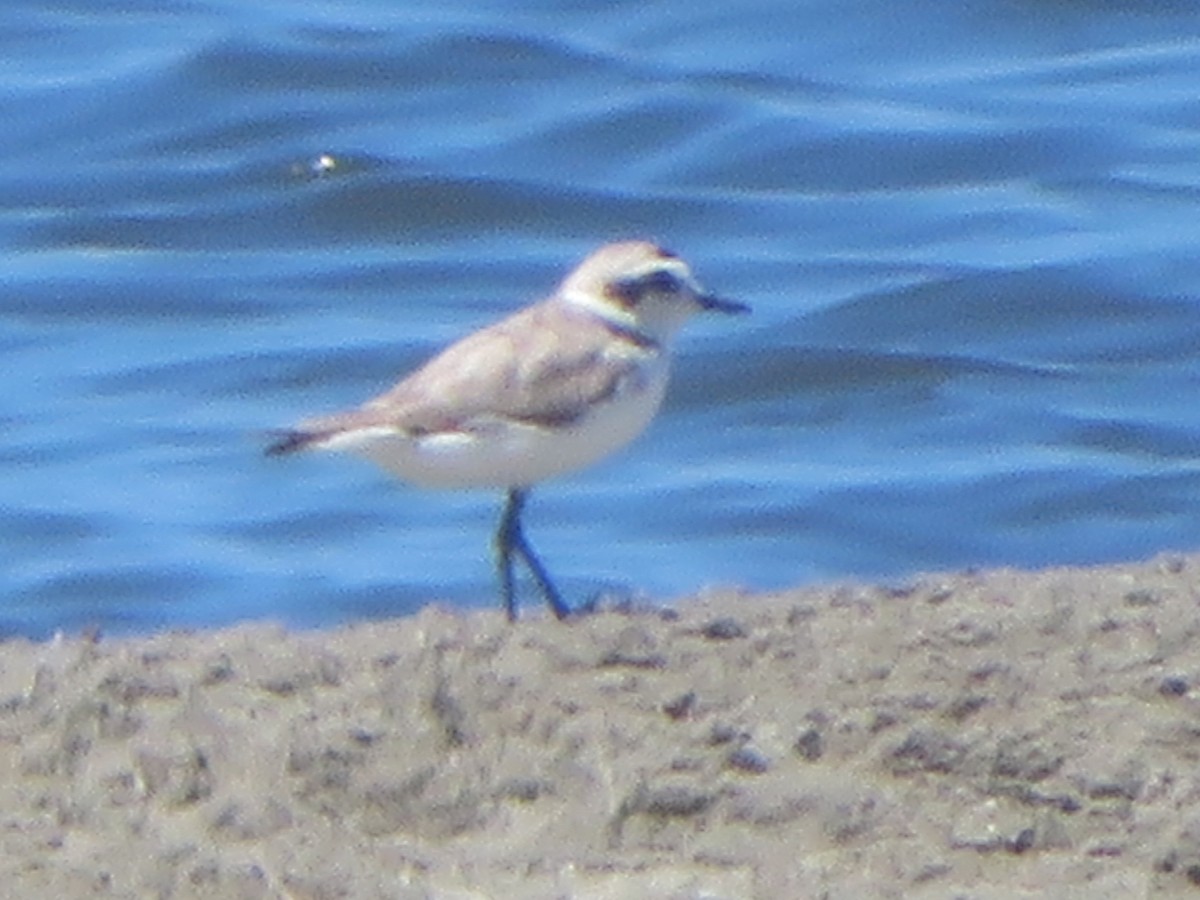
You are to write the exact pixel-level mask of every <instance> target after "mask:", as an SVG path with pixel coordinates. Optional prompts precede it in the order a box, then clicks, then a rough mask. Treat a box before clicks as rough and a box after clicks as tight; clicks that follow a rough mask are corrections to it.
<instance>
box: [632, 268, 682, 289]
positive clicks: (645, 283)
mask: <svg viewBox="0 0 1200 900" xmlns="http://www.w3.org/2000/svg"><path fill="white" fill-rule="evenodd" d="M641 287H642V290H643V291H653V292H654V293H656V294H674V293H677V292H678V291H679V279H678V278H676V277H675V275H674V274H672V273H671V272H667V271H664V270H663V269H659V270H658V271H657V272H651V273H650V274H649V275H646V276H645V277H643V278H642V279H641Z"/></svg>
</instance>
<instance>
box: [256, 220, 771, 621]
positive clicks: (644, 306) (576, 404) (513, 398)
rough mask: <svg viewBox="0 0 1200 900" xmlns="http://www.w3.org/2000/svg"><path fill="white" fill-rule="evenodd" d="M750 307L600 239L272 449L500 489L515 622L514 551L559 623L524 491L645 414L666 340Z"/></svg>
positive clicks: (558, 603)
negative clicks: (443, 344)
mask: <svg viewBox="0 0 1200 900" xmlns="http://www.w3.org/2000/svg"><path fill="white" fill-rule="evenodd" d="M705 311H712V312H722V313H745V312H749V307H747V306H746V305H744V304H742V303H737V302H735V301H732V300H725V299H722V298H720V297H716V296H714V295H712V294H709V293H708V292H707V291H705V290H704V289H703V288H702V287H701V286H700V283H699V282H698V281H697V280H696V278H695V276H694V275H693V274H692V271H691V269H690V268H689V267H688V265H687V263H685V262H684V261H683V260H682V259H680V258H679V257H678V256H676V255H675V254H673V253H670V252H668V251H667V250H664V249H663V248H661V247H659V246H657V245H655V244H652V243H649V242H647V241H623V242H620V243H614V244H607V245H605V246H603V247H601V248H600V249H598V250H596V251H595V252H594V253H592V254H591V255H590V256H588V257H587V258H586V259H585V260H584V261H583V262H582V263H580V264H579V266H578V267H577V268H576V269H575V270H574V271H572V272H571V273H570V274H569V275H567V277H566V278H565V279H564V280H563V282H562V283H561V284H560V285H559V286H558V288H557V290H555V291H554V293H553V294H551V295H550V296H549V297H548V298H546V299H545V300H542V301H541V302H538V303H534V304H533V305H532V306H527V307H525V308H524V309H522V310H520V311H518V312H516V313H514V314H512V315H510V316H509V317H508V318H505V319H502V320H501V321H499V322H497V323H495V324H493V325H491V326H488V327H486V328H483V329H481V330H480V331H476V332H474V333H473V334H470V335H468V336H466V337H465V338H462V339H461V340H459V341H458V342H456V343H454V344H451V345H450V346H449V347H447V348H446V349H444V350H443V351H442V352H441V353H439V354H438V355H436V356H434V357H433V359H431V360H429V362H427V363H425V365H424V366H422V367H421V368H419V369H417V370H416V371H415V372H413V373H412V374H411V375H409V376H408V377H406V378H404V379H403V380H401V381H400V382H399V383H398V384H396V385H395V387H393V388H392V389H391V390H389V391H387V392H386V393H383V394H381V395H379V396H378V397H376V398H375V399H373V400H370V401H368V402H367V403H365V404H364V405H363V406H360V407H359V408H357V409H353V410H349V411H347V412H342V413H336V414H333V415H329V416H322V417H319V418H314V419H309V420H307V421H305V422H302V423H300V424H299V425H298V426H297V427H295V428H294V429H291V430H287V431H282V432H279V433H277V434H276V436H275V440H274V442H273V443H272V444H271V445H270V446H269V447H268V448H267V453H268V455H280V454H285V453H292V452H294V451H298V450H308V449H321V450H339V451H349V452H353V453H356V454H359V455H361V456H364V457H366V458H368V459H370V460H372V461H373V462H375V463H376V464H378V465H379V466H381V467H382V468H384V469H385V470H387V471H388V472H390V473H391V474H393V475H396V476H398V477H399V478H400V479H402V480H404V481H406V482H409V483H411V484H414V485H417V486H420V487H430V488H483V487H488V488H500V489H502V490H504V491H505V492H506V500H505V504H504V511H503V513H502V514H501V516H500V523H499V527H498V528H497V529H496V534H495V539H494V550H495V556H496V569H497V574H498V576H499V581H500V597H501V602H502V603H503V606H504V610H505V613H506V614H507V616H508V618H509V620H514V619H516V615H517V605H516V596H515V589H514V580H513V556H514V554H515V555H516V556H517V557H519V558H520V559H521V560H523V561H524V563H525V565H526V566H527V568H528V569H529V572H530V574H531V575H532V576H533V580H534V581H535V582H536V584H537V587H538V589H539V590H540V591H541V593H542V596H543V597H544V598H545V600H546V602H547V603H548V604H549V606H550V609H551V611H552V612H553V613H554V615H555V616H557V617H558V618H560V619H561V618H565V617H566V616H567V615H569V614H570V608H569V607H568V606H567V604H566V603H564V602H563V599H562V594H560V593H559V591H558V589H557V588H556V587H555V586H554V583H553V582H552V581H551V579H550V576H549V574H548V572H547V571H546V567H545V566H544V565H542V562H541V561H540V560H539V559H538V557H537V555H536V554H535V553H534V551H533V547H532V546H530V544H529V541H528V540H527V539H526V538H525V533H524V531H523V530H522V527H521V512H522V510H523V509H524V507H525V501H526V500H527V499H528V497H529V491H530V489H531V488H532V486H533V485H534V484H536V483H538V482H541V481H545V480H546V479H548V478H553V477H554V476H556V475H561V474H563V473H565V472H570V471H573V470H575V469H579V468H582V467H584V466H587V465H590V464H592V463H594V462H596V461H597V460H599V459H601V458H602V457H605V456H607V455H608V454H610V453H612V452H613V451H615V450H617V449H618V448H620V447H622V446H624V445H625V444H627V443H628V442H629V441H631V440H633V438H635V437H636V436H637V435H638V434H640V433H641V432H642V431H643V430H644V429H645V428H646V426H647V425H648V424H649V423H650V420H651V419H653V418H654V415H655V413H656V412H657V411H658V408H659V405H660V404H661V403H662V399H663V394H664V393H665V391H666V387H667V379H668V374H669V369H670V362H671V344H672V340H673V338H674V337H675V335H676V333H677V332H678V331H679V329H680V327H681V326H682V325H683V324H684V323H685V322H686V321H687V320H688V319H690V318H691V317H692V316H693V315H694V314H696V313H700V312H705Z"/></svg>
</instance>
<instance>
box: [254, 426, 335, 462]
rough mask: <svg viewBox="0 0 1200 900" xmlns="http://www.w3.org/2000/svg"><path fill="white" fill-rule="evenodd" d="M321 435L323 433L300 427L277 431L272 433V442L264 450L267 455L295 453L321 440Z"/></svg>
mask: <svg viewBox="0 0 1200 900" xmlns="http://www.w3.org/2000/svg"><path fill="white" fill-rule="evenodd" d="M321 437H322V435H321V433H320V432H315V431H301V430H299V429H292V430H288V431H276V432H273V433H272V434H271V443H269V444H267V447H266V449H265V450H264V451H263V452H264V453H266V455H267V456H283V455H285V454H287V453H295V452H297V451H299V450H306V449H308V448H309V447H310V446H312V445H313V444H314V443H316V442H317V441H319V440H320V439H321Z"/></svg>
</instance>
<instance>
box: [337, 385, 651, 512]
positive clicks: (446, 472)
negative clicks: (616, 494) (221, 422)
mask: <svg viewBox="0 0 1200 900" xmlns="http://www.w3.org/2000/svg"><path fill="white" fill-rule="evenodd" d="M666 386H667V373H666V370H665V367H664V368H663V370H662V371H661V372H660V373H655V377H651V378H649V379H647V381H646V382H645V383H644V386H643V387H642V388H641V389H640V390H634V391H630V392H628V393H625V394H623V395H620V396H618V397H616V398H614V399H613V400H612V401H610V402H608V403H605V404H603V405H602V406H600V407H598V408H597V409H596V410H595V411H594V412H593V413H592V414H590V415H588V416H584V417H583V418H581V419H580V420H578V421H576V422H575V423H573V424H571V425H569V426H564V427H561V428H560V427H543V426H538V425H531V424H524V423H520V422H514V421H511V420H507V419H500V418H496V419H489V420H484V421H481V422H478V423H476V422H473V423H472V428H471V430H469V431H451V432H444V433H434V434H427V435H422V436H420V437H410V436H407V435H405V434H402V433H401V432H398V431H395V430H392V429H384V428H367V429H360V430H357V431H354V432H349V433H345V434H343V435H341V436H339V437H337V438H335V439H333V440H330V441H328V442H326V443H325V444H323V445H322V446H323V447H324V448H326V449H331V450H342V451H350V452H353V453H357V454H359V455H361V456H365V457H366V458H367V459H370V460H371V461H372V462H374V463H376V464H377V465H379V466H381V467H383V468H384V469H386V470H388V471H389V472H391V473H392V474H394V475H396V476H398V477H399V478H401V479H403V480H405V481H408V482H411V483H412V484H416V485H419V486H421V487H431V488H473V487H496V488H509V487H528V486H529V485H532V484H534V483H535V482H538V481H544V480H545V479H547V478H553V477H555V476H557V475H562V474H564V473H566V472H570V471H574V470H575V469H581V468H583V467H585V466H588V465H591V464H592V463H594V462H597V461H598V460H600V459H602V458H604V457H605V456H608V455H609V454H610V453H612V452H614V451H616V450H618V449H620V448H621V447H623V446H625V445H626V444H627V443H629V442H630V441H631V440H633V439H634V438H635V437H637V436H638V435H639V434H641V432H642V431H644V430H645V428H646V426H647V425H648V424H650V420H651V419H653V418H654V414H655V413H656V412H658V407H659V406H660V405H661V403H662V398H663V394H664V393H665V392H666Z"/></svg>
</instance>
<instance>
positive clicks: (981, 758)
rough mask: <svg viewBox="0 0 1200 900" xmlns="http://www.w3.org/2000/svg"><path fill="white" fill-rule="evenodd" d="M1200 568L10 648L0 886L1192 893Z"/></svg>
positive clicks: (0, 714) (470, 894)
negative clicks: (566, 618)
mask: <svg viewBox="0 0 1200 900" xmlns="http://www.w3.org/2000/svg"><path fill="white" fill-rule="evenodd" d="M1198 632H1200V556H1171V557H1164V558H1161V559H1157V560H1154V561H1152V562H1149V563H1145V564H1138V565H1122V566H1112V567H1104V568H1095V569H1056V570H1050V571H1045V572H1037V573H1027V572H1015V571H1003V570H1002V571H993V572H983V573H967V574H953V575H937V576H929V577H927V578H924V579H919V580H917V581H914V582H913V583H912V584H911V585H907V586H904V587H902V588H895V587H893V588H881V587H870V586H835V587H829V588H823V589H812V590H797V591H793V592H787V593H782V594H776V595H770V596H743V595H736V594H720V595H717V594H714V595H712V596H708V597H703V598H699V599H695V600H690V601H685V602H683V603H681V604H679V605H678V607H677V608H676V609H675V610H673V611H672V612H662V611H639V612H631V611H611V612H605V613H600V614H597V615H594V616H591V617H588V618H585V619H580V620H578V621H574V622H570V623H567V624H560V623H558V622H554V621H549V620H546V619H541V618H537V617H534V618H533V619H531V620H530V621H524V622H521V623H520V624H519V625H518V626H516V627H510V626H508V625H507V624H506V623H505V622H504V621H503V620H502V619H501V617H500V616H499V615H498V614H496V613H491V612H470V613H459V612H447V611H444V610H441V611H439V610H437V609H429V610H426V611H425V612H423V613H421V614H420V615H418V616H416V617H414V618H410V619H400V620H395V621H390V622H384V623H373V624H365V625H360V626H354V627H347V628H344V629H339V630H336V631H331V632H321V633H290V632H288V631H285V630H283V629H280V628H278V627H275V626H270V625H261V624H250V625H245V626H240V627H236V628H231V629H227V630H223V631H215V632H200V633H191V634H182V633H176V634H164V635H159V636H154V637H149V638H138V639H121V640H108V639H103V638H101V639H99V640H88V639H84V638H76V639H64V640H58V641H54V642H51V643H46V644H32V643H26V642H21V641H13V642H9V643H6V644H4V646H3V656H2V658H0V666H2V672H0V753H2V754H3V756H2V759H3V766H4V771H5V773H6V777H5V778H4V780H3V784H2V786H0V791H2V794H0V815H2V816H3V829H2V831H0V835H2V841H3V844H2V850H3V854H2V862H0V885H3V887H0V894H2V895H3V896H11V897H54V898H74V897H131V898H132V897H136V898H146V897H156V898H182V897H187V898H190V897H212V898H335V897H336V898H342V897H345V898H485V897H487V898H493V897H503V898H508V897H514V898H515V897H520V898H547V900H550V898H595V900H615V898H647V897H656V898H702V897H703V898H784V897H787V898H791V897H797V898H801V897H814V898H815V897H828V898H873V897H904V898H911V897H931V898H932V897H938V898H941V897H946V898H949V897H964V898H988V900H991V898H995V900H1000V898H1013V897H1053V898H1089V900H1095V898H1107V897H1114V898H1116V897H1120V898H1128V897H1145V896H1165V897H1173V896H1180V897H1185V896H1186V897H1191V896H1200V762H1198V761H1200V635H1198Z"/></svg>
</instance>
